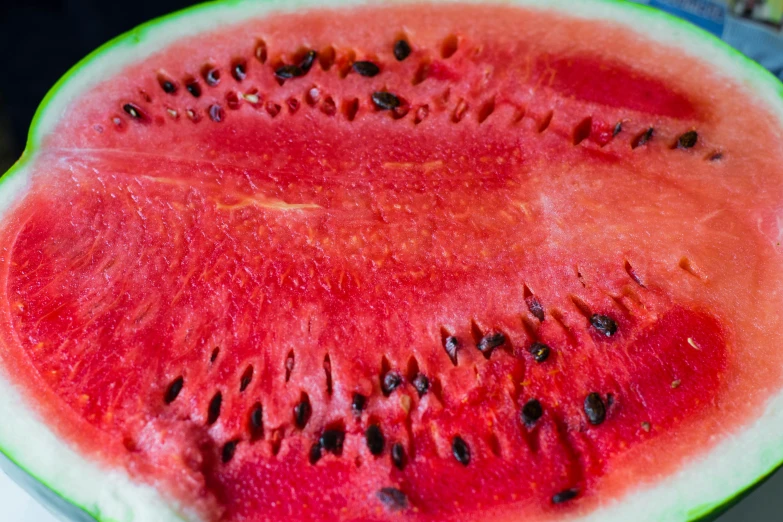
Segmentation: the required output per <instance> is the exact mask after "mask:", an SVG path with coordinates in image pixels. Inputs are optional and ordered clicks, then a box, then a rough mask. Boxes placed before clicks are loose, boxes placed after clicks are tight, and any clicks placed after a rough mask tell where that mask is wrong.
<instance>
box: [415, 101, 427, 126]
mask: <svg viewBox="0 0 783 522" xmlns="http://www.w3.org/2000/svg"><path fill="white" fill-rule="evenodd" d="M429 113H430V106H429V105H426V104H425V105H422V106H421V107H419V108H418V109H416V112H415V113H414V116H413V123H415V124H416V125H418V124H419V123H421V122H423V121H424V119H425V118H426V117H427V116H428V115H429Z"/></svg>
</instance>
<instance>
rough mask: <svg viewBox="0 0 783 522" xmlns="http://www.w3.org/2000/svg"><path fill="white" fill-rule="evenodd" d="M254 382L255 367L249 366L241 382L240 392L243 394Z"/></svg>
mask: <svg viewBox="0 0 783 522" xmlns="http://www.w3.org/2000/svg"><path fill="white" fill-rule="evenodd" d="M252 380H253V365H252V364H250V365H248V367H247V368H245V371H244V373H243V374H242V378H241V379H240V380H239V391H240V392H243V391H245V390H246V389H247V387H248V386H250V382H251V381H252Z"/></svg>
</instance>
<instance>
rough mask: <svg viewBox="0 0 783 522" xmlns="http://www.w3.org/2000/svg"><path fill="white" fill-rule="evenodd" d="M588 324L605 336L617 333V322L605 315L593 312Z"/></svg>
mask: <svg viewBox="0 0 783 522" xmlns="http://www.w3.org/2000/svg"><path fill="white" fill-rule="evenodd" d="M590 325H591V326H592V327H593V328H595V329H596V330H597V331H598V332H599V333H600V334H602V335H604V336H606V337H612V336H613V335H614V334H616V333H617V323H616V322H615V320H614V319H612V318H611V317H609V316H607V315H602V314H593V315H592V316H590Z"/></svg>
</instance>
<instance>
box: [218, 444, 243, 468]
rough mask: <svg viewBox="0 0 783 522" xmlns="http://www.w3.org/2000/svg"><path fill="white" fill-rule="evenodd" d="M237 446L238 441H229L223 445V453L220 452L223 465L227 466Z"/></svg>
mask: <svg viewBox="0 0 783 522" xmlns="http://www.w3.org/2000/svg"><path fill="white" fill-rule="evenodd" d="M237 444H239V441H238V440H230V441H228V442H226V443H225V444H224V445H223V451H221V452H220V460H222V461H223V464H228V463H229V462H231V459H233V458H234V453H236V451H237Z"/></svg>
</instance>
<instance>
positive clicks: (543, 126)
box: [538, 111, 555, 133]
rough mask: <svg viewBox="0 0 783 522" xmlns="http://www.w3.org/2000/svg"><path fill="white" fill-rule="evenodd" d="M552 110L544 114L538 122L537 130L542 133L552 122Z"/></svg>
mask: <svg viewBox="0 0 783 522" xmlns="http://www.w3.org/2000/svg"><path fill="white" fill-rule="evenodd" d="M554 115H555V113H554V111H549V112H547V113H546V114H545V115H544V118H543V119H542V120H541V123H539V124H538V132H539V133H542V132H544V131H545V130H547V129H548V128H549V124H551V123H552V117H554Z"/></svg>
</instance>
